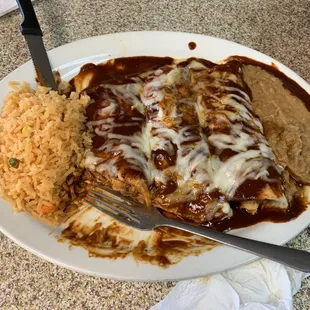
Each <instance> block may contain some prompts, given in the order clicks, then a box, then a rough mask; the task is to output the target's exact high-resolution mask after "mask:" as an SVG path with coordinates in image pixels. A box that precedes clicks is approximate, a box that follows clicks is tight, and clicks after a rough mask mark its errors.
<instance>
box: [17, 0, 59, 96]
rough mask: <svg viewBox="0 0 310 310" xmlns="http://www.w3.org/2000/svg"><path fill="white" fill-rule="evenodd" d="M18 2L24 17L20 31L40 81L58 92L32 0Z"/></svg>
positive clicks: (18, 0)
mask: <svg viewBox="0 0 310 310" xmlns="http://www.w3.org/2000/svg"><path fill="white" fill-rule="evenodd" d="M16 1H17V4H18V7H19V9H20V12H21V14H22V17H23V22H22V23H21V25H20V31H21V33H22V34H23V36H24V38H25V40H26V42H27V44H28V48H29V51H30V55H31V58H32V62H33V64H34V68H35V71H36V74H37V78H38V81H39V83H40V84H41V85H42V86H46V87H51V88H52V89H53V90H57V85H56V82H55V78H54V75H53V71H52V68H51V65H50V62H49V59H48V55H47V52H46V49H45V46H44V43H43V39H42V36H43V33H42V30H41V28H40V25H39V22H38V20H37V17H36V14H35V11H34V9H33V6H32V3H31V0H16Z"/></svg>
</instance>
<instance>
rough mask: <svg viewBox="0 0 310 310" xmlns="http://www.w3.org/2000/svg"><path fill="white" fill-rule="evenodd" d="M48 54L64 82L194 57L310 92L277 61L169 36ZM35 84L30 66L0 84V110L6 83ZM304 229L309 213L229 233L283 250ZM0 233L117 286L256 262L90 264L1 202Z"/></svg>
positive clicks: (113, 39)
mask: <svg viewBox="0 0 310 310" xmlns="http://www.w3.org/2000/svg"><path fill="white" fill-rule="evenodd" d="M191 41H193V42H195V43H196V44H197V47H196V49H195V50H190V49H189V48H188V43H189V42H191ZM48 54H49V57H50V60H51V64H52V67H53V68H54V69H56V70H59V71H60V73H61V75H62V77H63V78H64V79H70V78H71V77H73V76H74V75H75V74H77V73H78V71H79V68H80V67H81V65H83V64H85V63H88V62H93V63H100V62H103V61H106V60H107V59H110V58H116V57H124V56H139V55H141V56H142V55H145V56H171V57H176V58H178V57H191V56H196V57H203V58H206V59H208V60H211V61H214V62H216V61H220V60H222V59H224V58H226V57H228V56H231V55H241V56H247V57H250V58H253V59H256V60H258V61H261V62H264V63H267V64H271V62H273V63H275V64H276V65H277V66H278V68H279V69H280V70H281V71H283V72H284V73H285V74H286V75H287V76H289V77H291V78H292V79H293V80H295V81H296V82H297V83H299V84H300V85H301V86H302V87H303V88H304V89H305V90H307V91H308V92H310V85H309V84H307V83H306V82H305V81H304V80H303V79H302V78H300V77H299V76H298V75H297V74H295V73H294V72H293V71H291V70H290V69H288V68H287V67H285V66H284V65H282V64H281V63H279V62H277V61H276V60H274V59H272V58H270V57H268V56H266V55H264V54H261V53H259V52H257V51H255V50H253V49H250V48H247V47H244V46H242V45H239V44H236V43H233V42H229V41H225V40H221V39H217V38H213V37H208V36H203V35H196V34H189V33H173V32H132V33H117V34H109V35H103V36H99V37H93V38H88V39H84V40H81V41H77V42H73V43H70V44H67V45H64V46H61V47H58V48H55V49H53V50H51V51H49V52H48ZM34 79H35V73H34V69H33V65H32V63H31V61H29V62H27V63H26V64H24V65H22V66H21V67H19V68H18V69H17V70H15V71H14V72H12V73H11V74H9V75H8V76H7V77H5V78H4V79H3V80H2V81H1V82H0V103H1V104H2V102H3V99H4V97H5V95H6V94H7V93H8V91H9V87H8V82H9V81H20V82H22V81H27V82H29V83H31V84H32V85H33V86H35V82H34ZM309 223H310V209H308V210H307V211H305V212H304V213H303V214H302V215H301V216H300V217H298V218H297V219H295V220H293V221H291V222H288V223H282V224H273V223H267V222H266V223H260V224H258V225H255V226H252V227H249V228H244V229H239V230H235V231H233V232H232V233H233V234H237V235H241V236H244V237H248V238H252V239H256V240H261V241H267V242H270V243H274V244H284V243H286V242H287V241H289V240H290V239H292V238H293V237H295V236H296V235H297V234H298V233H300V232H301V231H302V230H303V229H305V228H306V227H307V226H308V224H309ZM0 229H1V231H2V232H3V233H4V234H5V235H7V236H8V237H9V238H11V239H12V240H13V241H15V242H16V243H17V244H19V245H20V246H21V247H23V248H25V249H27V250H28V251H30V252H32V253H34V254H35V255H38V256H40V257H42V258H44V259H46V260H48V261H50V262H52V263H55V264H58V265H60V266H63V267H66V268H69V269H73V270H76V271H79V272H82V273H86V274H90V275H95V276H102V277H107V278H113V279H119V280H132V281H166V280H180V279H187V278H195V277H202V276H205V275H208V274H211V273H219V272H222V271H224V270H227V269H231V268H234V267H237V266H239V265H242V264H245V263H248V262H250V261H253V260H255V259H257V257H255V256H254V255H251V254H248V253H246V252H242V251H239V250H235V249H232V248H229V247H227V246H218V247H216V248H215V249H213V250H212V251H209V252H206V253H204V254H202V255H200V256H198V257H194V256H190V257H187V258H185V259H183V260H182V261H181V262H180V263H178V264H176V265H173V266H171V267H169V268H167V269H161V268H159V267H156V266H152V265H149V264H143V263H140V264H138V263H136V262H135V261H134V260H133V259H132V258H125V259H118V260H109V259H103V258H89V257H88V253H87V251H86V250H84V249H82V248H78V247H74V248H73V249H72V250H69V248H68V245H67V244H64V243H59V242H57V240H56V238H55V235H57V234H59V233H60V230H59V229H54V230H53V229H52V228H51V227H49V226H47V225H45V224H43V223H41V222H39V221H38V220H36V219H34V218H32V217H31V216H30V215H28V214H26V213H20V214H17V215H15V214H14V213H13V211H12V209H11V207H10V206H9V204H8V203H7V202H5V201H3V200H0ZM51 232H52V233H51Z"/></svg>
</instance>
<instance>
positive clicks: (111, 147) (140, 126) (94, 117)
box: [85, 78, 151, 205]
mask: <svg viewBox="0 0 310 310" xmlns="http://www.w3.org/2000/svg"><path fill="white" fill-rule="evenodd" d="M141 91H142V82H141V80H140V79H139V78H136V79H131V80H126V81H123V82H120V81H119V83H118V84H106V85H101V86H97V87H94V88H91V89H89V90H88V91H87V94H88V95H89V96H90V98H91V99H92V101H91V104H90V105H89V107H88V109H87V117H88V126H90V127H92V128H93V133H94V137H93V149H92V150H91V151H89V152H88V153H87V154H86V162H85V165H86V168H87V169H88V170H89V171H90V172H91V174H90V176H91V178H95V179H96V181H97V182H100V183H103V184H104V185H105V186H110V187H112V188H113V189H114V190H117V191H120V192H121V193H122V194H129V195H130V196H133V197H135V198H137V199H138V200H139V201H140V202H142V203H146V204H147V205H150V201H151V200H150V199H151V198H150V192H149V189H148V188H149V186H150V184H151V178H150V170H149V167H148V156H147V154H145V152H146V153H147V152H148V147H145V146H144V145H145V143H146V141H145V140H144V137H145V134H144V131H145V126H144V123H145V116H144V106H143V105H142V103H141V101H140V99H139V97H140V93H141Z"/></svg>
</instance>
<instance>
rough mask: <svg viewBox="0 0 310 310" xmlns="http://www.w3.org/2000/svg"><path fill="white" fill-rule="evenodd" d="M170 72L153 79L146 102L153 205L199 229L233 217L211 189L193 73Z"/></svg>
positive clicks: (161, 71)
mask: <svg viewBox="0 0 310 310" xmlns="http://www.w3.org/2000/svg"><path fill="white" fill-rule="evenodd" d="M195 65H196V66H199V67H201V65H200V64H199V63H190V64H189V65H188V66H185V67H184V66H176V65H174V66H165V67H163V68H161V69H158V70H157V71H155V72H154V74H152V75H150V76H148V78H147V79H146V81H145V84H144V89H143V95H142V96H141V97H142V102H143V103H144V104H145V106H146V119H147V122H148V124H149V126H150V147H151V163H150V168H151V175H152V178H153V187H152V197H153V204H154V205H155V206H156V207H159V208H162V209H164V210H166V211H168V212H171V213H174V214H177V215H178V216H180V217H183V218H187V219H190V220H191V221H193V222H196V223H204V222H206V221H210V220H212V219H213V218H214V217H217V218H223V217H226V216H229V215H231V209H230V206H229V204H228V202H227V201H226V198H225V195H224V194H223V193H222V192H221V190H220V189H218V188H213V189H210V190H206V189H207V188H211V184H212V179H211V176H210V175H209V171H208V170H209V169H210V168H209V162H208V158H209V155H210V151H209V146H208V143H207V139H206V136H205V135H204V133H203V132H202V127H201V126H200V124H199V121H198V117H197V113H196V103H195V101H194V100H193V99H194V96H193V92H192V87H191V86H192V84H191V76H190V67H191V66H195Z"/></svg>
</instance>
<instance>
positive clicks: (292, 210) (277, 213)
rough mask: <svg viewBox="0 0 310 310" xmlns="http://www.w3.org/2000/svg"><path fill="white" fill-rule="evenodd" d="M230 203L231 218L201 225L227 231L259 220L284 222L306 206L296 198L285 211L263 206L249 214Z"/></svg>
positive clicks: (237, 205)
mask: <svg viewBox="0 0 310 310" xmlns="http://www.w3.org/2000/svg"><path fill="white" fill-rule="evenodd" d="M230 205H231V207H232V209H233V211H234V214H233V216H232V217H231V218H229V219H224V220H222V221H219V222H215V221H213V222H212V223H211V222H209V223H206V224H204V225H203V226H205V227H208V228H213V229H216V230H219V231H229V230H231V229H237V228H242V227H248V226H252V225H255V224H258V223H260V222H272V223H285V222H289V221H291V220H293V219H295V218H297V217H298V216H299V215H300V214H301V213H303V212H304V211H305V210H306V208H307V207H306V206H305V205H304V204H303V203H302V202H301V201H298V200H297V199H296V200H295V201H294V202H293V203H292V204H291V206H290V207H289V209H288V210H286V211H281V210H279V209H276V208H265V209H263V210H258V212H257V213H256V214H251V213H249V212H247V211H246V210H245V209H242V208H240V204H239V203H238V202H235V203H234V202H231V203H230Z"/></svg>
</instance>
